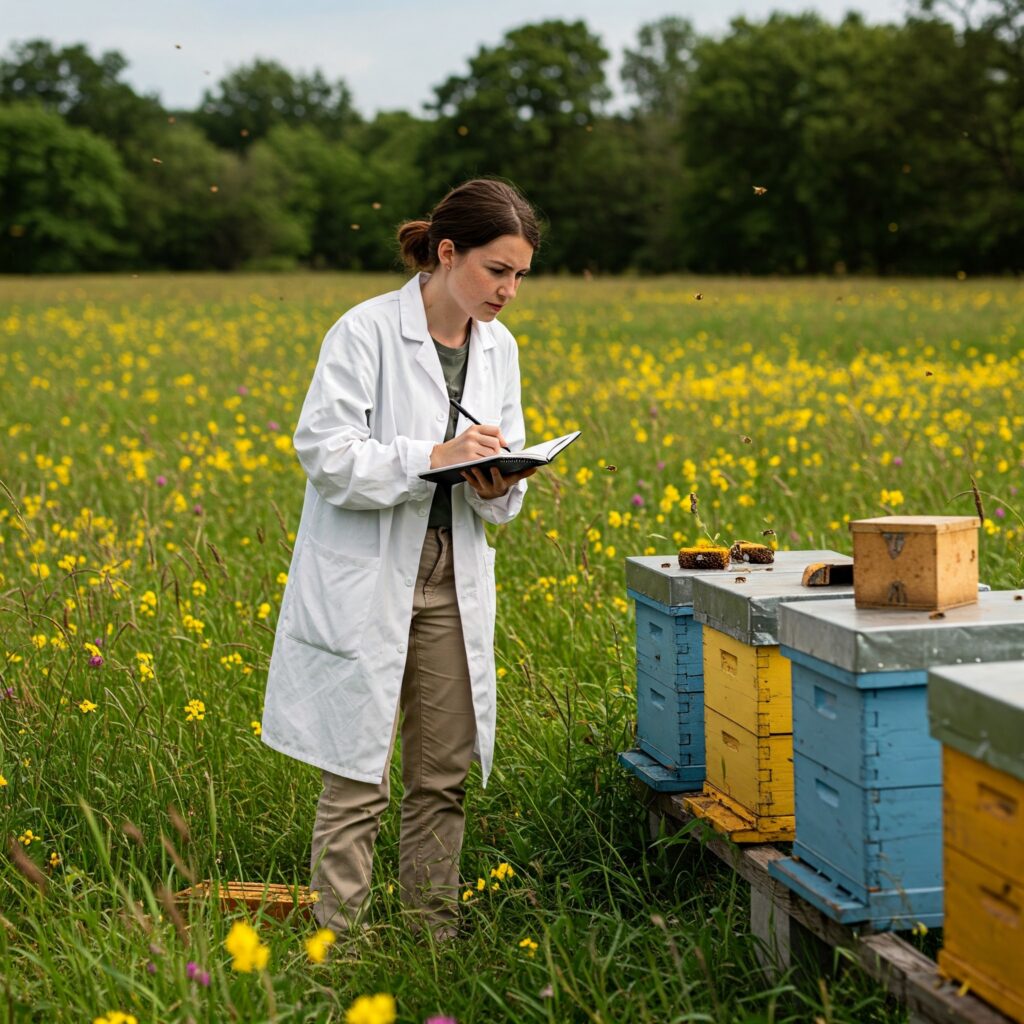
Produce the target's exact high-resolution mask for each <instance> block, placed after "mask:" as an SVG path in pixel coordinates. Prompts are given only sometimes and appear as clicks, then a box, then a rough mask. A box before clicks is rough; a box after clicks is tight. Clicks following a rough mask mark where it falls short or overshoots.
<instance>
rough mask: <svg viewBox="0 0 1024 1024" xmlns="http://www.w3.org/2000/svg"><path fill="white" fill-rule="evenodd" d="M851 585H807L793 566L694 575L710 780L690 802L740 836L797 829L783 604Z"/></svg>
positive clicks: (782, 835) (838, 593) (762, 838)
mask: <svg viewBox="0 0 1024 1024" xmlns="http://www.w3.org/2000/svg"><path fill="white" fill-rule="evenodd" d="M851 593H852V590H851V588H850V587H816V588H808V587H804V586H802V584H801V580H800V577H799V576H796V575H793V574H785V573H783V574H780V575H778V576H774V575H773V576H771V577H768V576H758V577H747V578H745V579H744V580H742V581H719V580H716V579H711V578H708V577H703V578H701V579H698V580H696V581H695V582H694V611H695V615H696V617H697V618H698V619H699V620H700V621H702V622H703V623H704V738H705V749H706V754H707V782H705V784H704V788H703V790H702V792H701V795H700V796H693V797H689V798H688V799H687V801H686V807H687V808H688V809H689V810H690V811H691V812H692V813H694V814H696V815H698V816H699V817H702V818H704V819H706V820H707V821H709V822H710V823H711V824H712V825H713V826H714V828H715V829H716V830H717V831H719V832H722V833H724V834H726V835H728V836H730V837H731V838H732V839H733V840H734V841H735V842H772V841H788V840H791V839H792V838H793V835H794V800H793V735H792V734H793V724H792V723H793V714H792V701H791V698H790V668H789V661H788V660H787V659H786V657H785V656H784V655H783V654H782V653H781V652H780V650H779V645H778V642H777V636H776V630H777V620H778V607H779V605H780V604H781V603H782V602H784V601H817V600H827V599H835V598H838V597H843V596H847V597H848V596H849V595H850V594H851Z"/></svg>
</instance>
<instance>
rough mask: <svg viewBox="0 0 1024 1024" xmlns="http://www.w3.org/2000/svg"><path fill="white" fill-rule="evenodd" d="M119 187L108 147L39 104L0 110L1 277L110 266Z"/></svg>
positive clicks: (120, 218) (115, 247)
mask: <svg viewBox="0 0 1024 1024" xmlns="http://www.w3.org/2000/svg"><path fill="white" fill-rule="evenodd" d="M125 185H126V177H125V172H124V168H123V167H122V165H121V161H120V160H119V158H118V155H117V152H116V151H115V150H114V148H113V147H112V146H111V145H110V143H109V142H107V141H105V140H104V139H101V138H99V137H98V136H96V135H94V134H93V133H92V132H90V131H88V130H87V129H85V128H74V127H72V126H70V125H68V124H67V123H66V122H65V121H64V119H63V118H62V117H60V116H59V115H58V114H54V113H51V112H49V111H47V110H44V109H43V108H42V106H40V105H38V104H30V103H19V104H16V105H12V106H2V105H0V211H2V212H0V272H3V273H33V272H38V271H48V272H60V273H73V272H75V271H81V270H100V269H103V268H105V267H107V266H110V265H111V264H112V263H113V262H114V261H115V260H116V258H117V255H118V253H119V251H120V249H121V246H120V242H119V239H118V232H119V229H120V228H121V226H122V224H123V222H124V210H123V206H122V202H121V195H122V193H123V191H124V188H125Z"/></svg>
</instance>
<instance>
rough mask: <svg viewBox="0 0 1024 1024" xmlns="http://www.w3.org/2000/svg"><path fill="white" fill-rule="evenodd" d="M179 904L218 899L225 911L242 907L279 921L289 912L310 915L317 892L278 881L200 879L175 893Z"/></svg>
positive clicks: (317, 897) (317, 895)
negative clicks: (261, 912)
mask: <svg viewBox="0 0 1024 1024" xmlns="http://www.w3.org/2000/svg"><path fill="white" fill-rule="evenodd" d="M174 898H175V902H176V903H178V905H179V906H183V905H186V904H188V903H189V902H190V901H191V900H196V899H217V900H219V901H220V904H221V906H222V907H223V908H224V909H225V910H233V909H235V908H237V907H245V908H246V909H247V910H250V911H252V912H254V913H255V912H256V911H257V910H260V909H261V908H262V909H263V912H264V913H265V914H267V915H269V916H270V917H274V918H277V919H278V920H280V919H282V918H285V917H287V916H288V915H289V914H290V913H292V911H295V910H298V912H299V913H300V914H303V915H306V916H312V912H313V904H314V903H316V901H317V899H319V894H318V893H315V892H310V891H309V889H308V888H307V887H306V886H304V885H282V884H281V883H279V882H211V881H205V882H199V883H198V884H196V885H194V886H192V887H191V888H188V889H182V890H181V891H180V892H177V893H175V894H174Z"/></svg>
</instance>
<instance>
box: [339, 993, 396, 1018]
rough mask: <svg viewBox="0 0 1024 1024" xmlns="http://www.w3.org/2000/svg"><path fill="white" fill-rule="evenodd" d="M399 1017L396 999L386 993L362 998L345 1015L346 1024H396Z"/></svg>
mask: <svg viewBox="0 0 1024 1024" xmlns="http://www.w3.org/2000/svg"><path fill="white" fill-rule="evenodd" d="M397 1016H398V1009H397V1007H396V1006H395V997H394V996H390V995H387V994H386V993H384V992H378V993H377V995H375V996H360V997H359V998H358V999H357V1000H356V1001H355V1002H354V1003H353V1004H352V1005H351V1006H350V1007H349V1008H348V1011H347V1012H346V1014H345V1024H394V1021H395V1019H396V1018H397Z"/></svg>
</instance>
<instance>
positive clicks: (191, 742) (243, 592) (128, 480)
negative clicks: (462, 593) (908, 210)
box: [0, 276, 1024, 1024]
mask: <svg viewBox="0 0 1024 1024" xmlns="http://www.w3.org/2000/svg"><path fill="white" fill-rule="evenodd" d="M396 283H397V282H394V281H392V280H391V279H384V278H379V277H376V278H375V277H352V276H345V277H340V276H339V277H333V276H331V277H328V276H317V277H314V276H294V277H262V278H255V277H254V278H244V277H238V278H223V277H179V278H171V277H152V278H141V279H138V280H133V279H107V278H75V279H67V280H59V279H58V280H53V279H49V280H46V281H34V280H26V281H18V280H9V281H7V282H4V283H3V284H0V300H2V302H0V304H2V308H3V309H4V310H5V313H4V315H3V318H2V319H0V371H2V378H0V402H2V408H3V410H4V416H3V424H2V426H3V430H2V433H0V480H2V482H3V485H4V492H3V507H2V511H0V540H2V543H0V575H2V579H0V643H2V644H3V648H2V650H3V654H4V661H3V663H2V669H0V671H2V679H0V692H3V693H4V694H5V696H4V698H3V699H2V700H0V776H2V777H3V779H4V781H6V783H7V784H6V785H5V786H0V832H2V834H3V835H4V836H5V837H7V839H5V845H6V844H7V840H8V839H9V840H10V841H11V842H12V843H13V846H14V847H15V848H16V852H17V854H18V855H19V857H20V858H21V859H22V861H24V859H25V858H27V860H28V861H29V862H30V864H31V865H33V866H34V871H35V875H34V876H33V868H32V867H26V866H25V864H24V863H22V868H21V869H20V870H19V869H18V868H16V867H15V858H14V856H13V855H12V856H8V857H7V858H5V859H4V860H2V861H0V864H2V866H0V913H2V920H0V963H2V965H3V981H2V986H0V1000H2V1001H0V1008H2V1009H4V1010H6V1011H7V1018H8V1019H12V1020H19V1021H21V1020H25V1021H28V1020H33V1021H35V1020H38V1021H43V1020H46V1021H78V1020H83V1019H84V1020H92V1019H94V1018H97V1017H103V1016H104V1015H107V1014H109V1013H110V1012H111V1011H122V1012H124V1013H130V1014H132V1015H134V1016H136V1017H137V1019H138V1020H139V1021H140V1022H141V1021H182V1022H184V1021H188V1020H193V1021H197V1022H198V1021H210V1022H213V1021H217V1022H220V1021H224V1020H240V1021H263V1020H278V1021H284V1020H295V1021H298V1020H308V1021H330V1020H338V1021H341V1020H344V1019H345V1015H346V1012H347V1010H348V1008H349V1007H350V1006H351V1004H352V1002H353V1000H354V999H356V997H358V996H359V995H361V994H369V993H375V992H388V993H391V994H392V995H394V997H395V999H396V1000H397V1006H398V1014H399V1020H401V1021H403V1022H412V1021H417V1022H418V1021H422V1020H424V1019H425V1018H427V1017H429V1016H430V1015H439V1014H446V1015H450V1016H453V1017H456V1018H457V1019H458V1020H459V1021H461V1022H463V1024H465V1022H469V1021H516V1022H518V1021H549V1022H563V1021H581V1022H584V1021H586V1022H598V1021H601V1022H606V1024H611V1022H616V1024H617V1022H634V1021H635V1022H652V1024H653V1022H659V1024H661V1022H670V1021H777V1022H784V1021H794V1022H795V1021H807V1020H814V1019H815V1018H820V1019H822V1020H825V1021H830V1022H831V1021H851V1022H852V1021H857V1022H861V1021H875V1020H877V1021H887V1022H888V1021H898V1020H902V1019H903V1016H902V1012H901V1011H900V1010H899V1008H897V1007H894V1006H893V1005H891V1004H890V1003H889V1002H887V1000H886V999H885V998H884V996H883V995H882V994H881V993H880V992H879V991H878V990H877V989H876V988H874V987H873V986H872V985H870V984H869V983H867V982H866V981H864V980H863V979H862V978H861V977H860V975H859V974H857V972H856V971H846V970H840V971H839V972H838V974H837V976H836V977H835V978H834V979H829V980H828V981H827V982H822V984H821V985H819V984H818V983H817V982H816V981H815V979H814V978H810V979H803V978H802V977H800V976H798V975H796V974H787V975H784V976H783V977H782V978H780V979H777V980H776V981H774V982H772V981H769V980H768V979H766V978H765V977H764V975H763V974H762V973H761V971H760V968H759V966H758V959H757V952H758V951H757V948H756V943H755V941H754V940H753V939H752V937H751V936H750V934H749V931H748V928H747V915H748V909H749V908H748V896H747V893H746V891H745V888H744V886H743V885H742V884H741V883H738V882H737V881H736V879H735V877H734V876H733V875H732V874H730V873H729V872H727V871H725V870H724V869H722V868H721V867H720V866H719V864H718V862H717V861H716V860H715V859H714V858H712V857H708V856H701V853H700V847H699V843H698V842H696V841H695V840H693V839H692V837H689V836H688V835H685V834H684V835H676V836H671V837H669V836H665V835H662V836H661V837H659V838H657V839H655V840H654V841H653V842H652V841H650V839H649V836H648V833H647V811H646V808H645V806H644V802H643V800H642V799H641V798H640V796H639V795H638V793H637V791H636V790H635V788H634V787H633V786H632V785H631V783H630V781H629V779H628V778H627V776H626V775H625V773H624V772H622V771H621V770H620V769H619V767H618V766H617V763H616V760H615V754H616V753H617V752H618V751H619V750H622V749H625V748H627V747H629V746H631V745H632V729H633V719H634V717H635V695H634V690H633V683H634V672H633V646H632V645H633V637H632V629H633V627H632V619H631V610H630V608H629V605H628V602H627V601H626V600H625V591H624V586H623V570H622V563H623V558H624V557H625V556H627V555H630V554H640V553H644V552H649V553H655V552H657V553H668V554H671V553H672V552H673V551H674V549H675V547H677V546H678V545H679V544H681V543H683V542H684V541H691V542H692V541H693V540H695V539H696V538H697V534H698V528H697V526H696V524H695V522H694V521H693V518H692V517H691V516H690V515H689V512H688V508H689V501H688V494H689V493H690V492H691V491H696V492H697V493H698V494H699V495H700V501H701V511H702V515H703V517H704V518H705V520H706V521H707V522H708V524H709V531H710V532H712V533H719V534H721V535H722V536H723V538H724V539H734V538H737V537H746V538H754V537H760V536H762V534H764V533H765V531H774V538H775V540H776V542H777V543H778V544H779V545H780V546H782V547H812V546H813V547H823V546H827V547H836V548H839V549H841V550H849V544H848V535H847V532H846V526H845V522H844V518H845V517H853V518H856V517H859V516H863V515H871V514H880V513H882V512H884V511H886V510H890V511H905V512H961V513H965V514H966V513H971V512H973V510H974V507H975V506H974V497H973V495H972V493H971V480H972V478H973V480H974V481H975V483H976V484H977V487H978V490H979V492H980V495H981V500H982V501H983V503H984V506H985V511H986V513H987V517H986V530H985V533H984V537H983V549H982V554H983V561H982V573H983V578H985V579H986V580H987V581H988V582H990V583H991V584H993V585H994V586H1012V585H1019V584H1020V583H1021V582H1022V579H1024V574H1022V571H1021V561H1020V530H1021V524H1020V522H1019V520H1018V519H1017V516H1016V511H1015V509H1016V506H1015V504H1014V502H1015V498H1016V491H1015V489H1016V488H1017V487H1019V486H1020V483H1021V480H1020V477H1021V472H1020V467H1021V459H1022V454H1024V447H1022V433H1021V428H1022V426H1024V419H1022V416H1021V414H1020V412H1019V411H1018V409H1019V404H1015V403H1014V401H1013V396H1014V395H1016V394H1019V393H1020V386H1021V382H1020V375H1021V341H1020V339H1021V309H1022V298H1024V291H1022V289H1021V288H1020V287H1019V286H1018V285H1016V284H1014V283H1011V282H977V283H974V282H950V283H929V282H899V283H895V284H892V283H888V282H886V283H879V282H873V281H863V282H855V283H835V282H818V283H807V282H791V283H782V282H762V283H754V282H736V281H731V282H727V281H713V280H704V281H700V282H687V281H683V280H678V279H674V280H656V281H645V280H636V281H614V282H589V283H588V282H580V281H572V280H559V279H549V280H546V281H539V282H537V283H536V284H535V283H534V282H531V283H530V285H529V290H526V289H524V291H523V293H522V294H521V296H520V299H519V302H518V306H519V308H518V309H517V310H515V311H514V312H512V313H511V317H510V319H509V321H508V322H509V325H510V326H511V327H512V329H513V330H514V331H515V332H516V334H517V335H518V336H519V337H520V340H521V356H520V358H521V364H522V367H523V374H524V405H525V406H526V407H527V422H528V432H529V434H530V436H531V437H532V438H534V439H536V438H537V437H538V436H540V435H544V434H547V435H553V434H556V433H563V432H565V431H566V430H568V429H572V428H574V427H580V428H581V429H583V431H584V435H583V439H582V440H581V441H580V442H579V443H577V445H575V446H573V448H572V449H570V450H569V452H567V454H566V456H565V457H564V459H563V460H561V462H562V464H561V465H559V466H557V468H555V467H553V469H552V470H551V471H549V472H548V473H547V474H545V475H543V476H540V477H537V478H535V480H534V481H533V482H532V484H533V485H532V486H531V490H530V494H529V496H528V498H527V505H526V509H525V510H524V513H523V515H522V516H521V517H520V519H519V520H518V521H517V522H516V523H514V524H513V525H511V526H510V527H507V528H504V529H502V530H499V531H492V537H491V540H492V543H494V544H495V545H496V547H497V549H498V579H499V581H500V586H501V589H500V592H499V613H498V618H499V630H498V632H499V635H498V640H497V648H498V663H499V666H500V670H501V678H500V681H499V707H500V711H499V730H498V745H497V759H496V765H495V770H494V773H493V776H492V781H491V782H490V784H489V785H488V788H487V789H486V790H481V789H480V788H479V784H478V775H477V772H476V770H475V769H474V772H473V775H472V778H471V784H470V788H469V796H468V800H467V813H468V828H467V833H466V842H465V848H464V854H463V862H462V867H463V875H464V878H465V881H466V891H467V892H469V893H470V894H471V895H470V896H469V897H468V898H467V899H466V900H465V901H464V902H463V903H462V912H463V925H464V927H463V932H462V935H461V936H460V938H459V939H458V940H457V941H455V942H454V943H451V944H448V945H442V946H436V945H433V944H431V943H430V942H429V941H426V940H424V939H422V938H414V937H413V934H412V932H411V931H410V929H409V928H408V927H407V922H406V920H405V918H404V916H403V911H402V908H401V906H400V904H399V902H398V899H397V892H396V891H395V890H396V889H397V887H396V886H395V881H396V877H397V847H398V835H397V827H398V821H397V813H396V812H397V802H398V801H397V798H398V794H399V793H400V791H401V784H400V780H399V778H398V776H397V774H396V776H395V779H394V789H393V792H394V793H395V797H396V799H395V800H394V801H393V805H392V809H391V810H390V811H389V812H388V814H387V815H386V816H385V819H384V822H383V827H382V831H381V836H380V840H379V842H378V846H377V861H376V874H375V882H374V889H373V902H372V907H371V914H370V924H371V927H370V929H369V931H368V932H367V933H366V934H365V935H362V936H360V938H359V939H358V940H339V942H338V943H336V944H335V946H334V947H333V949H332V954H333V955H332V956H330V957H329V958H328V960H327V961H326V962H325V963H323V964H316V963H313V962H312V961H311V960H310V958H309V956H308V955H307V952H306V949H305V947H304V942H303V940H304V939H305V938H308V937H309V936H310V935H311V934H312V931H313V928H312V925H311V923H310V922H309V920H308V919H306V918H302V917H300V916H299V915H294V916H292V917H291V918H289V919H288V920H285V921H284V922H279V921H275V920H273V919H270V918H265V919H262V920H259V921H258V930H259V934H260V936H261V940H262V941H264V942H266V943H268V944H269V947H270V956H269V964H268V968H267V970H266V971H265V972H262V973H260V972H253V973H240V972H237V971H234V970H233V969H232V967H231V956H230V955H229V954H228V953H227V951H226V949H225V944H224V943H225V938H226V936H227V934H228V931H229V930H230V928H231V926H232V924H233V922H234V921H235V920H236V919H238V918H239V917H242V916H244V915H241V914H240V913H239V912H234V913H227V914H226V913H224V912H222V911H220V910H219V909H218V907H217V906H215V905H212V904H211V903H209V902H208V901H203V900H194V901H192V902H191V903H190V904H189V905H187V906H186V907H184V908H182V909H181V911H180V912H179V911H178V910H177V909H176V908H175V906H174V903H173V901H172V900H171V899H170V897H169V894H171V893H174V892H175V891H177V890H180V889H183V888H185V887H186V886H188V885H189V884H190V882H191V880H193V879H196V880H198V879H208V878H209V879H215V880H230V879H244V880H250V881H253V880H263V881H268V882H284V883H288V884H294V885H304V884H305V883H306V882H307V880H308V857H309V838H310V828H311V825H312V819H313V814H314V809H315V803H316V799H317V795H318V773H317V772H316V770H315V769H312V768H308V767H306V766H303V765H300V764H298V763H296V762H293V761H290V760H289V759H287V758H284V757H282V756H280V755H277V754H276V753H273V752H271V751H269V750H268V749H267V748H266V747H264V746H263V745H262V744H261V741H260V740H259V738H258V737H257V736H256V735H255V734H254V729H253V727H252V725H251V723H252V722H255V721H258V720H259V718H260V713H261V700H262V691H263V682H264V679H265V671H266V667H267V661H268V658H269V652H270V646H271V641H272V634H273V625H274V620H275V616H276V611H277V607H278V602H279V600H280V594H281V591H282V588H283V584H282V582H281V574H282V573H286V572H287V568H288V558H289V552H290V546H291V543H292V541H293V539H294V530H295V526H296V523H297V517H298V512H299V507H300V504H301V493H302V476H301V471H300V470H299V469H298V466H297V464H296V462H295V459H294V456H293V455H292V453H291V451H290V445H289V437H290V433H291V430H292V428H293V426H294V421H295V418H296V416H297V412H298V406H299V403H301V399H302V396H303V393H304V390H305V387H306V385H307V384H308V379H309V375H310V373H311V371H312V366H313V364H314V362H315V359H316V353H317V350H318V346H319V342H320V338H321V337H322V334H323V332H324V331H325V330H326V328H327V326H329V324H330V323H331V322H332V321H333V319H335V318H336V316H337V315H338V314H339V313H340V312H341V311H342V310H344V309H345V308H347V306H349V305H351V304H352V303H353V302H355V301H358V300H359V299H361V298H363V297H366V296H368V295H370V294H374V293H375V292H377V291H380V290H382V289H383V288H385V287H390V286H392V285H393V284H396ZM698 290H699V291H700V292H701V294H702V298H701V299H700V300H697V299H695V298H694V295H695V293H697V291H698ZM839 298H841V299H842V301H841V302H839V301H837V299H839ZM767 535H768V536H769V537H772V533H768V534H767ZM87 645H92V646H91V647H89V646H87ZM194 700H198V701H202V702H203V704H204V706H205V712H204V713H203V717H202V718H198V717H195V716H193V717H192V720H188V719H189V716H188V714H187V712H186V706H187V705H188V704H189V702H190V701H194ZM85 702H88V703H85ZM90 705H95V708H94V709H92V710H90ZM396 764H397V759H396ZM28 830H31V832H32V833H33V835H34V836H37V837H39V838H38V839H33V838H32V836H29V835H28ZM19 837H21V839H20V840H19ZM501 863H507V864H510V865H511V866H512V868H513V869H514V872H515V873H514V875H513V876H511V877H509V876H506V877H505V878H504V879H502V880H500V881H498V880H497V879H496V878H492V876H491V871H492V869H496V868H497V867H498V865H499V864H501ZM28 876H33V877H34V878H35V881H33V880H32V877H28ZM478 879H482V880H483V889H478V888H477V880H478ZM494 886H496V888H492V887H494ZM43 890H45V892H44V891H43ZM179 913H180V915H181V916H180V917H179V916H178V915H179ZM524 940H531V942H530V943H527V944H525V945H522V944H521V943H523V942H524ZM531 943H536V949H533V948H532V945H531ZM189 964H192V965H194V966H193V967H191V968H190V967H189ZM204 971H205V972H208V974H209V984H208V985H207V984H204V981H205V976H204V975H203V973H202V972H204ZM197 972H198V973H197ZM190 975H191V976H190Z"/></svg>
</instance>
